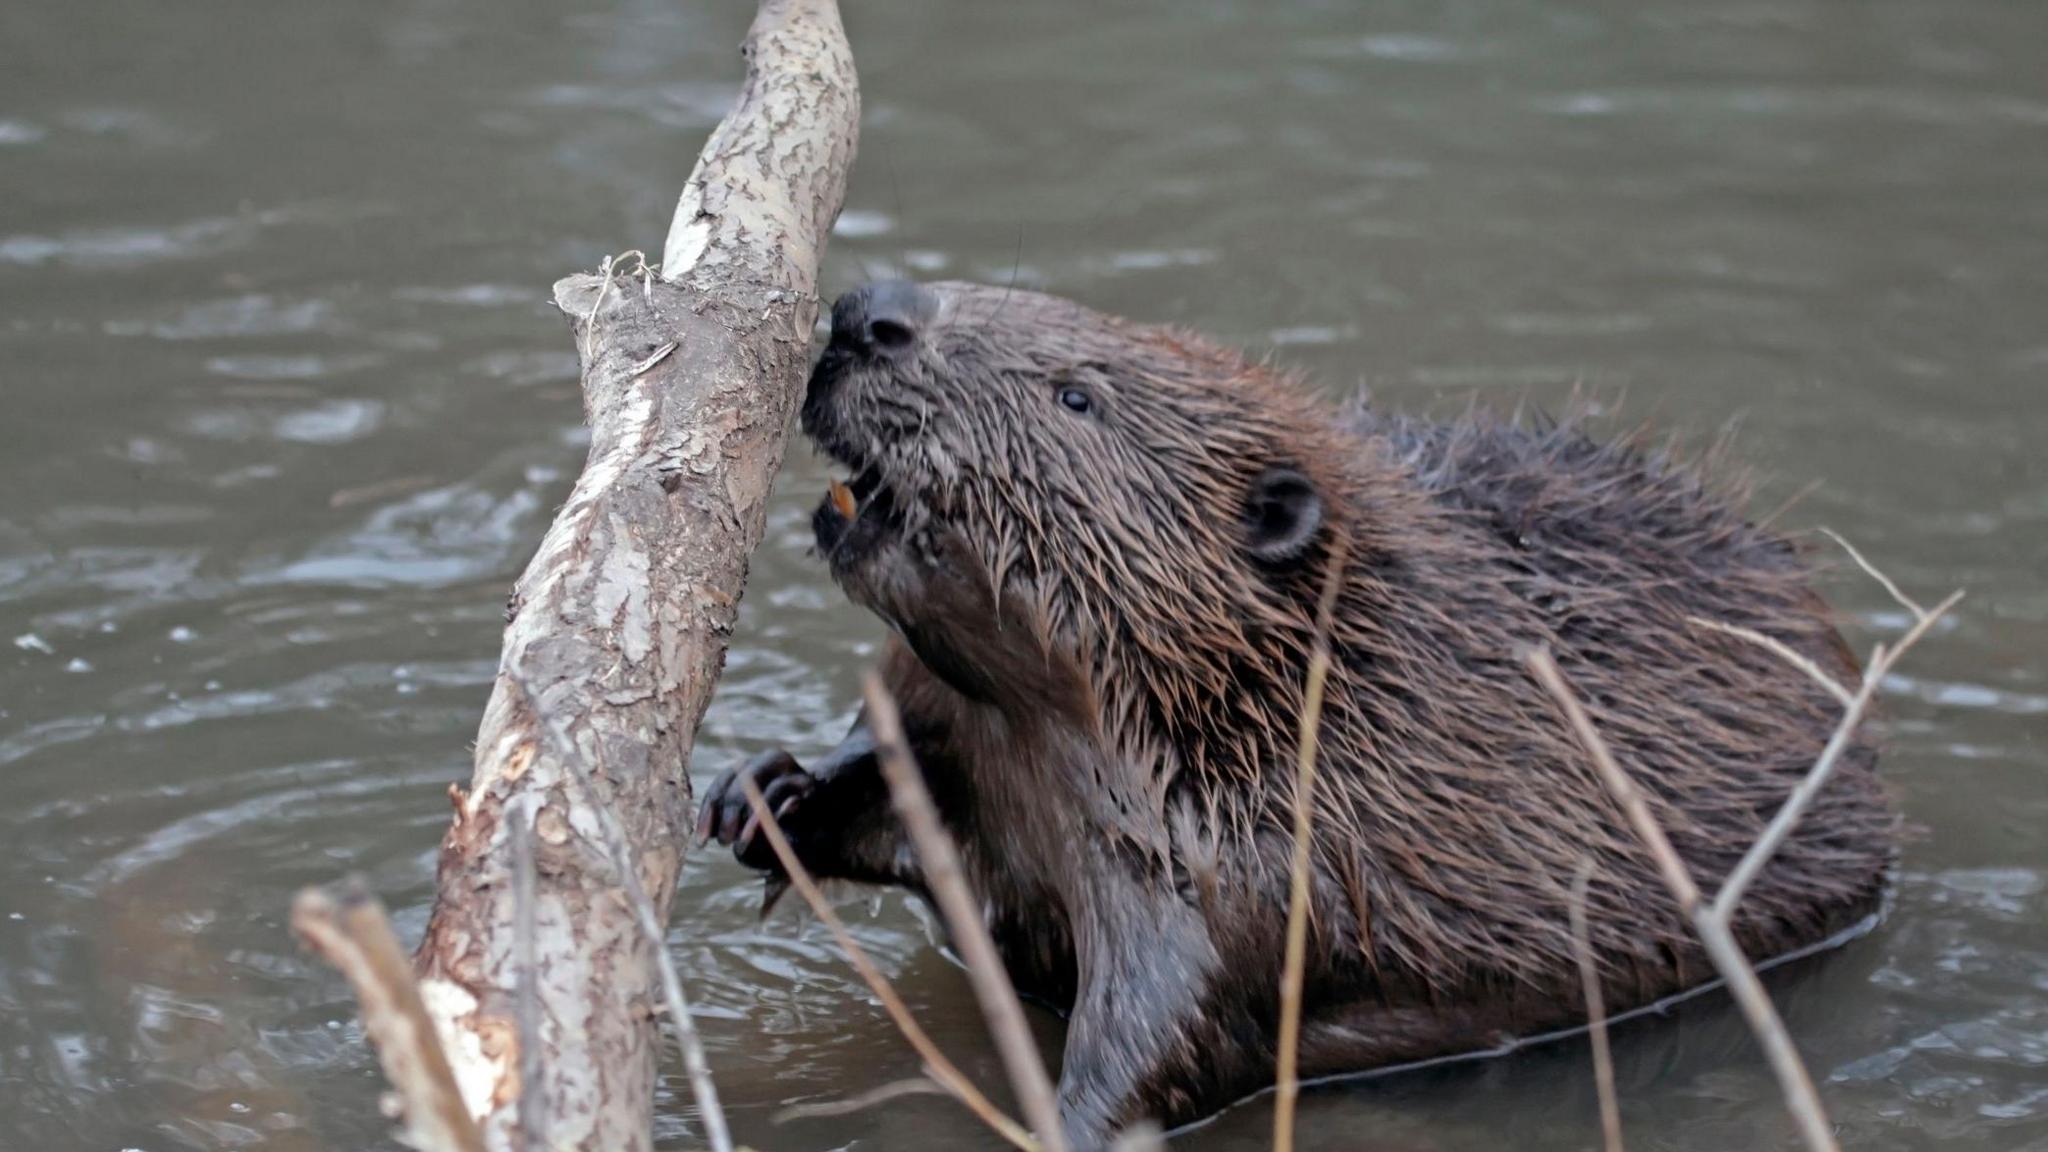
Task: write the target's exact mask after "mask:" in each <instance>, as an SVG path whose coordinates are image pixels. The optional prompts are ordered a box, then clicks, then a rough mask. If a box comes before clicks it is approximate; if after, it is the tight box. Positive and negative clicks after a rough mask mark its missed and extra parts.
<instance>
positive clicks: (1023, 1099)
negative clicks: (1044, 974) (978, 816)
mask: <svg viewBox="0 0 2048 1152" xmlns="http://www.w3.org/2000/svg"><path fill="white" fill-rule="evenodd" d="M862 687H863V689H864V693H865V695H866V697H867V705H868V727H869V728H870V729H872V730H873V732H874V734H875V746H876V748H877V750H878V751H879V753H880V758H881V762H882V775H883V776H884V777H885V778H886V779H887V780H888V782H889V795H890V797H891V799H892V801H893V803H894V804H895V807H896V815H897V817H898V818H899V819H901V820H902V821H903V828H904V831H905V832H906V833H907V834H908V835H909V836H910V841H911V843H912V844H913V845H915V846H916V848H917V859H918V863H919V864H920V865H922V866H923V870H924V880H925V886H926V887H927V888H928V889H930V891H931V894H932V899H933V901H934V902H935V903H936V904H938V906H939V911H940V912H941V913H942V914H944V916H945V918H946V926H947V927H948V928H949V929H951V934H952V938H953V945H954V947H956V948H958V949H959V950H960V958H961V960H963V961H964V962H965V963H966V965H967V978H968V982H969V983H970V984H971V985H973V987H974V995H975V998H976V999H978V1000H980V1001H981V1010H982V1014H983V1015H985V1016H986V1017H987V1018H988V1029H989V1033H990V1035H991V1036H992V1037H993V1038H994V1039H995V1042H996V1050H997V1051H998V1052H999V1053H1001V1054H1002V1058H1003V1065H1004V1067H1005V1068H1006V1069H1007V1070H1008V1072H1009V1074H1010V1086H1011V1088H1012V1089H1014V1090H1015V1091H1016V1093H1017V1101H1018V1104H1019V1106H1020V1107H1021V1108H1022V1109H1023V1111H1024V1118H1025V1120H1026V1121H1027V1122H1028V1123H1030V1125H1031V1126H1032V1128H1034V1129H1035V1130H1036V1135H1037V1137H1038V1141H1039V1143H1040V1144H1042V1145H1044V1146H1045V1148H1046V1150H1047V1152H1066V1147H1067V1140H1066V1134H1065V1132H1064V1130H1063V1129H1062V1128H1061V1126H1060V1108H1059V1101H1058V1098H1057V1097H1056V1096H1055V1095H1054V1094H1053V1087H1052V1078H1051V1077H1050V1076H1049V1075H1047V1074H1046V1071H1045V1063H1044V1061H1043V1060H1042V1059H1041V1058H1040V1057H1039V1054H1038V1044H1037V1042H1036V1041H1034V1040H1033V1039H1032V1037H1031V1028H1030V1026H1029V1025H1027V1024H1026V1023H1025V1021H1024V1005H1023V1004H1022V1003H1021V1002H1020V1001H1019V1000H1018V999H1017V990H1016V988H1014V987H1012V986H1011V984H1010V977H1009V973H1008V971H1007V970H1006V969H1005V968H1004V967H1003V961H1002V957H1001V955H1000V954H999V953H997V951H996V944H995V941H994V940H993V939H992V938H991V937H990V936H989V932H988V925H987V924H985V923H983V922H982V919H981V915H980V913H979V911H978V909H977V904H976V901H975V898H974V893H973V892H972V891H971V890H970V889H969V888H968V886H967V875H966V871H965V870H964V869H963V868H962V867H961V865H960V853H959V850H958V849H956V848H955V847H954V846H953V839H952V837H950V836H948V835H947V834H946V830H945V828H944V826H943V825H941V824H940V823H939V811H938V808H937V807H936V806H935V805H934V804H933V803H932V797H931V793H930V791H929V790H927V789H926V788H925V784H924V777H923V775H922V774H920V773H919V772H918V769H917V764H916V763H915V762H914V761H913V760H912V758H911V754H910V745H909V743H908V742H907V741H906V740H905V739H904V737H903V722H902V718H901V717H900V716H898V714H897V712H896V701H895V700H893V699H891V698H890V696H889V693H888V690H887V689H885V688H884V687H883V686H882V681H881V679H880V678H879V677H877V676H876V675H875V674H874V673H872V672H870V673H868V674H867V676H866V677H865V679H864V682H863V685H862Z"/></svg>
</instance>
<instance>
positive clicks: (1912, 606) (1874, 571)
mask: <svg viewBox="0 0 2048 1152" xmlns="http://www.w3.org/2000/svg"><path fill="white" fill-rule="evenodd" d="M1821 532H1822V533H1823V534H1825V535H1826V536H1827V538H1828V539H1830V540H1833V541H1834V542H1835V543H1837V544H1840V545H1841V546H1842V551H1844V552H1847V553H1848V554H1849V559H1851V560H1854V561H1856V566H1857V567H1859V568H1861V569H1863V570H1864V571H1865V572H1867V573H1869V574H1870V578H1871V579H1873V580H1875V581H1877V582H1878V583H1879V584H1882V585H1884V590H1885V591H1887V592H1889V593H1891V594H1892V599H1894V600H1897V601H1898V602H1899V604H1900V605H1901V606H1902V607H1904V608H1905V610H1906V611H1908V612H1911V613H1912V614H1913V619H1915V620H1925V619H1927V610H1926V609H1925V608H1922V607H1920V605H1918V604H1916V603H1914V602H1913V598H1912V597H1910V596H1908V595H1906V594H1905V593H1904V592H1901V591H1900V590H1899V586H1898V585H1897V584H1894V583H1892V578H1891V577H1889V576H1887V575H1885V574H1884V573H1883V572H1881V571H1879V570H1878V567H1877V565H1875V564H1872V563H1871V562H1870V561H1868V560H1866V559H1864V558H1863V553H1861V552H1858V551H1857V550H1856V546H1855V545H1854V544H1851V543H1849V541H1848V540H1846V539H1844V538H1843V537H1842V535H1841V534H1840V533H1838V532H1836V531H1835V530H1834V529H1832V528H1822V529H1821Z"/></svg>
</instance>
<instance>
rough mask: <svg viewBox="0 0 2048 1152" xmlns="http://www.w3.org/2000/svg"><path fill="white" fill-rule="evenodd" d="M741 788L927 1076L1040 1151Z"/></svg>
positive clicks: (778, 854) (747, 787)
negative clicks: (944, 1045) (928, 1027)
mask: <svg viewBox="0 0 2048 1152" xmlns="http://www.w3.org/2000/svg"><path fill="white" fill-rule="evenodd" d="M740 790H741V791H742V793H744V794H745V796H746V798H747V805H748V807H750V808H752V809H753V811H754V819H755V820H757V821H759V822H760V825H761V834H762V835H763V836H766V837H767V838H768V847H769V849H770V850H771V851H773V852H774V853H775V859H776V860H777V861H778V862H780V863H781V865H782V871H783V873H784V874H785V875H787V876H788V877H789V883H790V886H791V887H793V888H795V889H796V890H797V894H798V895H799V896H802V897H803V898H804V903H806V904H808V905H810V908H811V913H812V914H813V915H815V916H816V917H817V918H818V919H819V920H820V921H822V922H823V923H824V925H825V929H826V931H828V932H830V933H831V934H832V939H833V941H834V942H835V943H837V944H838V945H839V950H840V951H841V952H843V953H845V954H846V962H847V963H848V964H851V965H852V966H853V970H854V971H855V972H856V973H858V974H859V975H860V978H861V980H863V981H864V982H866V984H867V986H868V989H869V991H872V992H873V993H874V994H875V999H877V1000H880V1001H881V1002H882V1010H883V1011H885V1012H887V1013H888V1014H889V1019H891V1020H893V1021H894V1022H895V1024H896V1030H897V1031H898V1032H901V1033H902V1034H903V1039H904V1040H905V1041H907V1042H908V1043H909V1044H910V1046H911V1048H913V1049H915V1050H916V1052H917V1054H918V1057H919V1058H920V1059H922V1060H923V1061H924V1070H925V1074H926V1075H928V1076H930V1077H931V1078H932V1079H933V1080H934V1081H935V1082H937V1083H938V1085H939V1086H940V1087H942V1088H944V1089H945V1090H946V1091H948V1092H950V1093H952V1094H953V1098H954V1099H956V1100H958V1101H960V1103H961V1104H963V1105H965V1106H966V1108H967V1110H968V1111H970V1112H972V1113H974V1114H975V1115H976V1116H978V1117H980V1118H981V1121H982V1123H984V1124H987V1125H988V1126H989V1127H990V1128H991V1129H994V1130H995V1132H996V1134H997V1135H999V1136H1001V1137H1002V1138H1003V1139H1005V1140H1008V1141H1009V1142H1010V1143H1011V1144H1013V1145H1015V1146H1016V1147H1017V1148H1018V1149H1020V1150H1021V1152H1039V1148H1038V1141H1036V1140H1034V1139H1032V1137H1031V1133H1029V1132H1026V1131H1025V1130H1024V1126H1023V1125H1021V1124H1019V1123H1017V1122H1016V1121H1015V1120H1012V1119H1010V1118H1009V1117H1008V1116H1005V1115H1004V1114H1003V1111H1002V1109H1000V1108H997V1107H996V1106H995V1105H994V1104H992V1103H990V1102H989V1099H988V1097H987V1096H984V1095H982V1093H981V1089H979V1088H976V1087H975V1086H974V1082H973V1081H972V1080H969V1079H968V1078H967V1077H966V1075H965V1074H964V1073H962V1072H961V1071H960V1069H959V1068H958V1067H956V1066H954V1064H953V1062H952V1061H951V1060H948V1059H946V1054H945V1053H943V1052H941V1051H939V1046H938V1045H937V1044H935V1043H933V1042H932V1038H931V1037H930V1036H929V1035H927V1034H926V1033H925V1030H924V1029H923V1028H922V1027H921V1026H919V1024H918V1022H917V1018H916V1017H914V1016H912V1015H911V1014H910V1008H909V1006H907V1005H906V1004H904V1003H903V998H902V997H900V996H898V995H897V994H896V989H895V988H893V987H891V986H890V984H889V981H888V980H887V979H885V978H884V977H883V976H882V973H881V970H880V969H877V968H876V967H875V965H874V962H873V961H871V960H869V959H868V954H867V953H866V952H865V951H863V950H862V948H861V946H860V945H859V944H857V943H855V942H854V939H853V934H852V933H851V932H848V931H847V930H846V925H845V923H844V922H842V921H841V920H840V919H839V914H838V913H837V912H834V911H833V910H832V904H831V902H830V901H828V900H826V899H825V893H824V892H822V891H820V890H819V888H818V882H817V881H816V880H813V879H812V878H811V873H810V871H809V870H808V869H806V868H805V867H804V865H803V861H801V860H798V859H797V858H796V850H795V849H793V848H791V847H790V846H789V838H788V837H787V836H784V835H783V834H782V825H781V824H780V823H779V822H778V821H777V820H776V819H775V813H773V812H770V811H769V810H768V803H767V801H766V800H765V799H764V798H763V797H762V795H761V788H760V785H758V784H756V783H754V781H753V780H752V779H751V778H750V777H747V776H741V777H740Z"/></svg>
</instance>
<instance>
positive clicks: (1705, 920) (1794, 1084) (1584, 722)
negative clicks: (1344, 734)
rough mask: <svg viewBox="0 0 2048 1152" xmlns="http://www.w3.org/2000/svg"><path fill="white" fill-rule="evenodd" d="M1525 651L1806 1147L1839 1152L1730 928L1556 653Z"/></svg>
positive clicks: (1788, 1036) (1808, 1081) (1814, 1095)
mask: <svg viewBox="0 0 2048 1152" xmlns="http://www.w3.org/2000/svg"><path fill="white" fill-rule="evenodd" d="M1525 659H1526V662H1527V663H1528V665H1529V669H1530V671H1531V672H1533V673H1534V674H1535V676H1536V679H1537V680H1538V681H1539V682H1540V683H1541V684H1542V685H1543V687H1544V689H1545V690H1546V691H1548V692H1549V693H1550V695H1551V697H1552V698H1553V699H1554V700H1556V701H1557V704H1558V707H1560V708H1562V709H1563V710H1564V713H1565V716H1566V718H1567V719H1568V720H1569V721H1570V722H1571V726H1572V730H1573V731H1574V732H1575V733H1576V734H1577V735H1578V738H1579V743H1580V744H1581V745H1583V746H1584V747H1585V750H1586V755H1587V756H1588V757H1590V758H1591V759H1592V761H1593V766H1594V768H1595V769H1596V770H1597V771H1598V772H1599V773H1600V778H1601V780H1602V781H1603V782H1604V783H1605V784H1606V785H1607V790H1608V791H1609V792H1610V793H1612V794H1613V796H1614V799H1615V802H1616V803H1619V804H1620V805H1621V807H1622V810H1623V811H1624V812H1625V813H1627V815H1628V819H1629V823H1630V824H1631V825H1633V826H1634V827H1635V831H1636V835H1637V836H1638V837H1639V838H1641V840H1642V841H1643V844H1644V846H1645V847H1647V848H1648V849H1649V851H1650V855H1651V857H1652V858H1653V859H1654V860H1655V861H1656V862H1657V867H1658V870H1659V871H1661V872H1662V873H1663V874H1664V882H1665V884H1666V886H1667V887H1669V888H1670V889H1671V894H1672V895H1673V896H1674V897H1676V898H1677V900H1678V906H1679V909H1680V911H1681V912H1683V913H1684V915H1685V918H1686V919H1687V920H1689V921H1691V922H1692V927H1693V931H1694V932H1695V933H1697V934H1698V936H1699V938H1700V944H1701V945H1702V946H1703V947H1704V948H1705V949H1706V952H1707V959H1708V960H1710V961H1711V962H1712V963H1713V965H1714V968H1715V970H1716V971H1718V972H1719V973H1720V974H1721V978H1722V979H1723V980H1725V981H1726V982H1727V984H1728V991H1729V994H1730V995H1732V996H1733V997H1734V998H1735V1004H1736V1007H1738V1008H1740V1009H1741V1010H1742V1015H1743V1017H1744V1019H1746V1020H1747V1021H1748V1022H1749V1028H1750V1031H1751V1032H1753V1033H1755V1034H1756V1038H1757V1043H1758V1044H1760V1045H1761V1046H1762V1047H1763V1050H1764V1056H1765V1058H1766V1059H1768V1060H1769V1061H1770V1064H1771V1070H1772V1071H1773V1072H1774V1073H1776V1074H1777V1077H1778V1086H1779V1088H1780V1089H1781V1090H1782V1091H1783V1092H1784V1094H1785V1105H1786V1108H1787V1109H1788V1110H1789V1111H1790V1112H1791V1113H1792V1118H1793V1120H1794V1121H1795V1122H1796V1123H1797V1124H1798V1125H1799V1131H1800V1134H1801V1135H1802V1136H1803V1137H1804V1138H1805V1140H1806V1145H1807V1147H1808V1149H1810V1150H1811V1152H1839V1149H1838V1147H1837V1146H1836V1144H1835V1137H1834V1131H1833V1129H1832V1128H1831V1127H1830V1125H1829V1123H1828V1117H1827V1110H1826V1109H1825V1108H1823V1107H1822V1106H1821V1102H1820V1093H1819V1092H1817V1091H1816V1090H1815V1089H1814V1086H1813V1077H1812V1076H1810V1075H1808V1074H1807V1071H1806V1065H1805V1063H1804V1062H1802V1061H1801V1060H1800V1059H1799V1050H1798V1049H1797V1048H1796V1047H1794V1046H1793V1043H1792V1036H1791V1034H1790V1033H1788V1032H1787V1031H1786V1030H1785V1022H1784V1021H1783V1020H1781V1019H1779V1018H1778V1010H1777V1009H1776V1008H1775V1007H1773V1006H1772V1004H1771V998H1770V996H1768V995H1767V994H1765V992H1764V987H1763V984H1762V983H1761V982H1759V981H1758V980H1757V978H1756V970H1755V969H1754V968H1753V967H1751V965H1750V963H1749V958H1748V957H1746V956H1744V955H1743V954H1742V949H1741V948H1740V947H1739V946H1738V945H1737V944H1736V943H1735V936H1734V933H1732V932H1731V931H1729V928H1728V925H1727V923H1726V922H1724V921H1722V920H1721V919H1719V918H1717V917H1716V916H1714V915H1713V914H1712V912H1711V911H1710V910H1708V909H1707V908H1706V907H1705V906H1704V905H1703V904H1702V903H1701V902H1700V891H1699V886H1698V885H1697V884H1695V883H1694V882H1693V878H1692V873H1691V872H1690V871H1689V870H1687V868H1686V866H1685V862H1684V861H1683V860H1681V859H1679V856H1678V853H1677V852H1676V851H1674V850H1673V849H1672V847H1671V841H1670V839H1669V838H1667V837H1666V836H1665V835H1664V829H1663V828H1662V827H1661V826H1660V825H1658V823H1657V820H1656V817H1654V816H1653V815H1651V813H1650V808H1649V804H1648V802H1646V801H1645V800H1644V799H1643V795H1642V793H1641V791H1639V790H1638V789H1637V788H1636V786H1635V784H1634V782H1633V781H1631V780H1630V779H1629V778H1628V775H1627V774H1626V773H1624V772H1623V771H1622V770H1621V767H1620V765H1618V764H1616V763H1615V761H1614V755H1613V753H1611V752H1609V751H1608V748H1607V742H1606V741H1604V740H1602V739H1601V738H1600V733H1599V731H1598V730H1597V729H1596V728H1594V726H1593V721H1592V719H1591V718H1590V717H1589V716H1587V715H1586V710H1585V708H1584V707H1582V706H1581V705H1580V704H1579V699H1578V696H1577V695H1575V694H1574V693H1573V692H1572V690H1571V687H1570V686H1569V685H1567V684H1566V683H1565V680H1564V674H1563V673H1561V672H1560V671H1558V667H1557V661H1555V660H1553V659H1551V657H1550V653H1549V652H1546V651H1544V650H1542V649H1534V650H1531V651H1530V652H1529V653H1528V655H1527V656H1526V657H1525Z"/></svg>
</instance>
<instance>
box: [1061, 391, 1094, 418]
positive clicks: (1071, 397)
mask: <svg viewBox="0 0 2048 1152" xmlns="http://www.w3.org/2000/svg"><path fill="white" fill-rule="evenodd" d="M1060 403H1062V404H1064V405H1066V406H1067V408H1068V409H1069V410H1070V411H1074V412H1084V413H1085V412H1087V411H1088V410H1089V409H1091V408H1093V407H1095V400H1094V398H1093V397H1091V396H1089V395H1088V393H1086V392H1083V391H1082V390H1080V389H1079V388H1062V389H1060Z"/></svg>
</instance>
